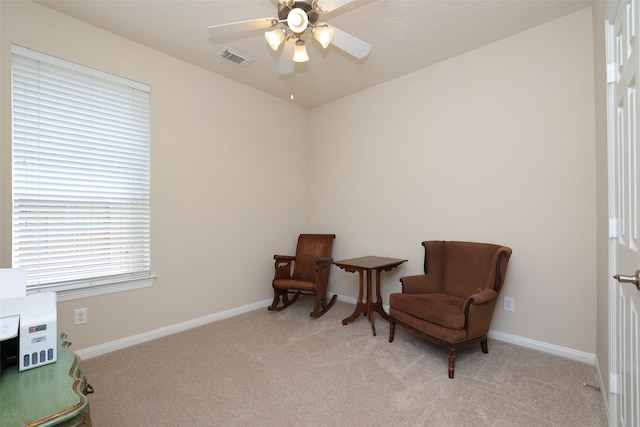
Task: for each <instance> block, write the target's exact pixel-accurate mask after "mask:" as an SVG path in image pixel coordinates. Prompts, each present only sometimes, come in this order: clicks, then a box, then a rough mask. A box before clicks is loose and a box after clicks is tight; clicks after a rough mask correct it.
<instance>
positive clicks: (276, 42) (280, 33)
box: [264, 28, 287, 50]
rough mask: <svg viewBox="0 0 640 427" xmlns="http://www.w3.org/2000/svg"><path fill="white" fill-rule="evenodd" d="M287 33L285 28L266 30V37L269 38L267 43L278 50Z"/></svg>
mask: <svg viewBox="0 0 640 427" xmlns="http://www.w3.org/2000/svg"><path fill="white" fill-rule="evenodd" d="M286 35H287V32H286V31H285V29H284V28H276V29H275V30H272V31H266V32H265V33H264V37H265V39H267V44H268V45H269V47H270V48H271V49H273V50H278V47H279V46H280V43H282V42H283V41H284V38H285V37H286Z"/></svg>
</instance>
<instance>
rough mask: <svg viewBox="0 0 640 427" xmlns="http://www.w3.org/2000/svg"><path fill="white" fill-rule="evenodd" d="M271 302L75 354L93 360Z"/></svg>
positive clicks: (269, 301) (237, 309) (268, 302)
mask: <svg viewBox="0 0 640 427" xmlns="http://www.w3.org/2000/svg"><path fill="white" fill-rule="evenodd" d="M271 301H272V300H271V299H267V300H263V301H258V302H256V303H253V304H248V305H243V306H241V307H236V308H232V309H231V310H225V311H221V312H219V313H214V314H210V315H208V316H204V317H199V318H197V319H192V320H187V321H186V322H181V323H176V324H174V325H169V326H165V327H164V328H159V329H154V330H152V331H148V332H143V333H141V334H137V335H132V336H130V337H126V338H122V339H119V340H115V341H110V342H107V343H104V344H98V345H96V346H93V347H87V348H84V349H82V350H77V351H75V350H74V352H75V353H76V354H77V355H78V356H80V358H81V359H85V360H86V359H91V358H92V357H97V356H101V355H103V354H107V353H110V352H112V351H116V350H120V349H123V348H126V347H130V346H132V345H136V344H140V343H143V342H147V341H151V340H155V339H158V338H162V337H166V336H168V335H173V334H177V333H178V332H183V331H186V330H188V329H192V328H197V327H198V326H202V325H206V324H208V323H212V322H217V321H218V320H223V319H226V318H229V317H233V316H237V315H239V314H243V313H247V312H249V311H253V310H257V309H259V308H262V307H266V306H268V305H269V304H271Z"/></svg>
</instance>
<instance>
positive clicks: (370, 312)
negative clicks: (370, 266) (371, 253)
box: [367, 270, 376, 337]
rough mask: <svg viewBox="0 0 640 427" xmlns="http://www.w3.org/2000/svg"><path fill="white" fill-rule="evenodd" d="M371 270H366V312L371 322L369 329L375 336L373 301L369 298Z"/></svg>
mask: <svg viewBox="0 0 640 427" xmlns="http://www.w3.org/2000/svg"><path fill="white" fill-rule="evenodd" d="M371 289H372V286H371V270H367V313H368V315H369V321H370V322H371V331H372V332H373V336H374V337H375V336H376V324H375V321H374V320H373V305H374V303H373V301H372V300H371Z"/></svg>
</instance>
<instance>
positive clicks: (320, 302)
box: [269, 234, 337, 317]
mask: <svg viewBox="0 0 640 427" xmlns="http://www.w3.org/2000/svg"><path fill="white" fill-rule="evenodd" d="M335 237H336V236H335V234H301V235H300V236H299V237H298V245H297V248H296V255H295V256H289V255H274V256H273V259H275V261H276V262H275V275H274V278H273V282H272V285H273V303H272V304H271V305H270V306H269V310H276V311H280V310H282V309H285V308H287V307H288V306H290V305H291V304H293V303H294V302H295V301H296V300H297V299H298V297H299V296H300V295H301V294H304V295H315V303H314V306H313V311H312V312H311V313H310V316H311V317H320V316H322V315H323V314H325V313H326V312H327V311H328V310H329V309H330V308H331V307H332V306H333V304H334V303H335V301H336V297H337V295H334V296H333V297H332V298H331V300H330V301H328V302H327V287H328V284H329V270H330V268H329V267H331V264H332V262H333V259H332V258H331V251H332V249H333V240H334V239H335ZM292 266H293V269H292ZM292 270H293V271H292ZM290 293H293V294H294V295H293V297H292V298H289V294H290ZM280 301H282V305H279V304H280Z"/></svg>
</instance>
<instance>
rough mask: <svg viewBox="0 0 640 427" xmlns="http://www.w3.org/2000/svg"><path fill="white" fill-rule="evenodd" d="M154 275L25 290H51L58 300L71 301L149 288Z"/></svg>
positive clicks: (33, 291) (29, 292) (34, 291)
mask: <svg viewBox="0 0 640 427" xmlns="http://www.w3.org/2000/svg"><path fill="white" fill-rule="evenodd" d="M155 278H156V276H144V277H137V278H134V279H129V280H121V281H117V282H106V283H89V284H87V285H86V286H82V287H73V288H69V286H68V285H60V286H52V287H47V288H46V289H40V290H39V291H38V290H32V291H27V294H34V293H38V292H42V291H45V290H46V291H53V292H55V293H56V294H57V300H58V302H63V301H73V300H76V299H81V298H89V297H95V296H99V295H107V294H114V293H117V292H125V291H132V290H134V289H143V288H149V287H151V285H153V281H154V280H155Z"/></svg>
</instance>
